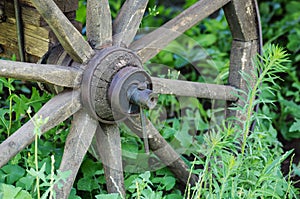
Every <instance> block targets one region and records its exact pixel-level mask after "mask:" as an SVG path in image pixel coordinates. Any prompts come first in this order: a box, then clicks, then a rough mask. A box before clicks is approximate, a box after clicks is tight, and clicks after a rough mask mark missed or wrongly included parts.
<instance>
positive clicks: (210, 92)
mask: <svg viewBox="0 0 300 199" xmlns="http://www.w3.org/2000/svg"><path fill="white" fill-rule="evenodd" d="M151 79H152V84H153V92H154V93H159V94H171V95H177V96H190V97H199V98H207V99H221V100H228V101H235V100H237V95H236V93H237V92H236V90H235V88H234V87H232V86H225V85H217V84H206V83H199V82H189V81H182V80H172V79H163V78H157V77H151Z"/></svg>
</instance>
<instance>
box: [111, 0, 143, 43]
mask: <svg viewBox="0 0 300 199" xmlns="http://www.w3.org/2000/svg"><path fill="white" fill-rule="evenodd" d="M147 4H148V0H127V1H125V3H124V4H123V6H122V8H121V10H120V11H119V13H118V16H117V18H116V19H115V20H114V23H113V34H114V37H113V43H114V45H117V46H126V47H127V46H129V45H130V43H131V42H132V41H133V39H134V36H135V34H136V32H137V30H138V28H139V27H140V23H141V21H142V19H143V16H144V13H145V9H146V7H147Z"/></svg>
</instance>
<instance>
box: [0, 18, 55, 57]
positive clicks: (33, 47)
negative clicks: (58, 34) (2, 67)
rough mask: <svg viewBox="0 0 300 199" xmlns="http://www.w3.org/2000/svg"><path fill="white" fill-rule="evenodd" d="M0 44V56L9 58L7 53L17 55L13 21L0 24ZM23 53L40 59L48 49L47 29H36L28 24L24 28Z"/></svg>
mask: <svg viewBox="0 0 300 199" xmlns="http://www.w3.org/2000/svg"><path fill="white" fill-rule="evenodd" d="M0 29H1V30H5V31H1V34H0V44H1V45H2V47H3V50H4V51H3V53H0V56H3V57H9V56H10V54H9V52H10V51H11V52H12V53H15V54H16V55H18V45H17V33H16V26H15V19H14V18H8V19H7V23H0ZM24 37H25V51H26V53H28V54H30V55H33V56H36V57H42V56H43V55H44V54H45V52H47V50H48V49H49V45H50V43H49V42H50V40H49V28H47V27H36V26H33V25H30V24H25V26H24ZM9 58H10V57H9Z"/></svg>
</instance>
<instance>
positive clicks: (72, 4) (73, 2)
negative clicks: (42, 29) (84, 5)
mask: <svg viewBox="0 0 300 199" xmlns="http://www.w3.org/2000/svg"><path fill="white" fill-rule="evenodd" d="M54 2H55V4H56V5H57V6H58V7H59V9H60V10H62V11H63V12H70V11H74V10H77V8H78V0H54ZM20 3H22V4H24V5H28V6H32V7H34V2H33V1H32V0H20Z"/></svg>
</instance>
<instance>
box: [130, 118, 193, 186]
mask: <svg viewBox="0 0 300 199" xmlns="http://www.w3.org/2000/svg"><path fill="white" fill-rule="evenodd" d="M125 124H126V125H127V126H128V127H129V128H130V129H131V130H132V131H133V132H134V133H136V134H137V135H138V136H139V137H142V136H143V133H142V128H141V120H140V117H131V118H128V119H127V120H126V121H125ZM145 129H146V130H147V136H148V141H149V147H150V149H151V150H152V151H153V152H154V154H155V155H156V156H157V157H158V158H159V159H160V160H161V161H162V162H163V163H164V164H165V165H166V166H167V167H168V168H169V169H170V170H171V171H172V172H173V173H174V175H175V176H176V178H177V179H179V180H180V181H181V182H183V183H184V184H187V183H189V184H192V185H195V184H196V183H197V176H196V175H194V174H190V171H189V168H188V166H187V165H186V164H185V163H184V161H183V160H182V159H181V158H180V155H179V154H178V153H177V152H176V151H175V150H174V149H173V148H172V147H171V146H170V144H169V143H168V142H167V141H166V140H165V139H164V138H163V137H162V136H161V135H160V133H159V132H158V130H157V129H156V128H155V127H154V126H153V124H152V123H151V122H150V121H149V120H148V119H147V120H146V128H145Z"/></svg>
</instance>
